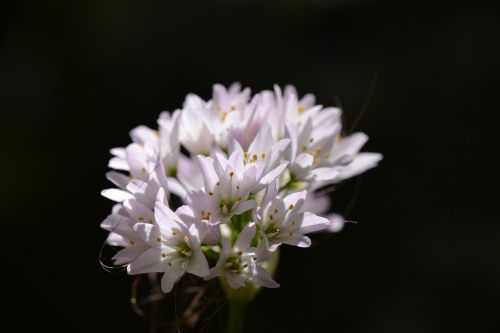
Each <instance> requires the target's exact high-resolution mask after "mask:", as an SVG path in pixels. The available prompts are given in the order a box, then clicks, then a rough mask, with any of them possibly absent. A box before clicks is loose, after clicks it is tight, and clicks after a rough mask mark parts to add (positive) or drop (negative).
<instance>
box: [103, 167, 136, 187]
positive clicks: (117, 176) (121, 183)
mask: <svg viewBox="0 0 500 333" xmlns="http://www.w3.org/2000/svg"><path fill="white" fill-rule="evenodd" d="M106 178H107V179H108V180H109V181H110V182H112V183H113V184H115V185H116V186H118V187H119V188H121V189H122V190H124V189H125V188H126V187H127V184H128V182H129V181H130V178H129V177H128V176H127V175H124V174H123V173H121V172H116V171H109V172H107V173H106Z"/></svg>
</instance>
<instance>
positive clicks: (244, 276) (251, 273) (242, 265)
mask: <svg viewBox="0 0 500 333" xmlns="http://www.w3.org/2000/svg"><path fill="white" fill-rule="evenodd" d="M254 237H255V223H253V222H251V223H248V224H247V225H246V226H245V228H244V229H243V230H242V231H241V233H240V234H239V236H238V238H237V239H236V242H235V243H234V245H233V246H232V247H231V244H230V242H229V239H227V238H223V239H222V250H221V253H220V257H219V260H218V261H217V264H216V265H215V267H213V268H212V269H211V270H210V274H209V276H208V278H214V277H217V276H223V277H225V278H226V281H227V283H228V285H229V286H230V287H231V288H233V289H238V288H241V287H244V286H245V285H246V284H247V283H252V284H254V285H257V286H263V287H267V288H277V287H279V284H277V283H276V282H275V281H274V280H273V279H272V278H271V276H270V275H269V273H268V272H267V271H266V270H265V269H264V268H262V267H261V266H260V265H259V262H260V257H259V250H258V249H256V248H252V247H250V243H251V241H252V239H253V238H254Z"/></svg>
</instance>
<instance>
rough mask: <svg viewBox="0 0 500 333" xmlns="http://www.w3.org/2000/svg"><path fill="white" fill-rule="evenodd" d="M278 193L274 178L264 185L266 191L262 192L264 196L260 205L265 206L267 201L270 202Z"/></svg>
mask: <svg viewBox="0 0 500 333" xmlns="http://www.w3.org/2000/svg"><path fill="white" fill-rule="evenodd" d="M277 195H278V183H277V182H276V180H273V181H272V182H269V184H268V185H267V186H266V191H265V192H264V197H263V199H262V206H265V205H266V204H267V203H268V202H271V200H273V199H274V198H275V197H276V196H277Z"/></svg>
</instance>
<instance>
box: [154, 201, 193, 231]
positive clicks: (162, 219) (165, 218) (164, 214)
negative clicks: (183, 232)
mask: <svg viewBox="0 0 500 333" xmlns="http://www.w3.org/2000/svg"><path fill="white" fill-rule="evenodd" d="M155 220H156V223H158V225H159V226H160V227H162V228H166V229H169V230H170V229H173V228H179V227H184V229H185V228H186V226H185V224H184V222H182V221H181V220H180V219H179V217H178V216H177V215H176V214H175V213H174V212H173V211H172V210H171V209H170V208H169V207H168V206H166V205H165V204H163V203H162V202H160V201H156V203H155Z"/></svg>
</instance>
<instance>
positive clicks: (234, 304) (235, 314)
mask: <svg viewBox="0 0 500 333" xmlns="http://www.w3.org/2000/svg"><path fill="white" fill-rule="evenodd" d="M246 307H247V304H246V303H243V302H238V301H235V300H232V301H229V316H228V325H227V333H242V332H243V320H244V318H245V310H246Z"/></svg>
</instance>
